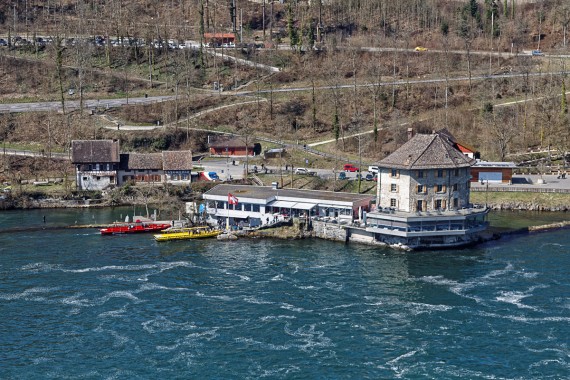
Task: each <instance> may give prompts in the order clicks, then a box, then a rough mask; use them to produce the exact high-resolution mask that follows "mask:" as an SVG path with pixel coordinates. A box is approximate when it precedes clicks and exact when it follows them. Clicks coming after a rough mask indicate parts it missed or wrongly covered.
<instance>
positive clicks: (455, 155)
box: [379, 133, 475, 170]
mask: <svg viewBox="0 0 570 380" xmlns="http://www.w3.org/2000/svg"><path fill="white" fill-rule="evenodd" d="M451 144H452V143H451V142H450V141H449V139H447V138H445V137H442V136H441V135H439V134H437V133H434V134H431V135H421V134H418V135H416V136H414V137H412V138H411V139H410V140H408V141H407V142H406V143H405V144H404V145H402V146H401V147H400V148H398V149H397V150H396V151H395V152H394V153H392V154H391V155H389V156H388V157H386V158H384V159H383V160H382V161H380V163H379V166H380V167H384V168H394V169H407V170H411V169H445V168H462V167H469V166H471V165H473V164H474V163H475V160H472V159H470V158H469V157H467V156H465V155H464V154H462V153H461V152H460V151H459V150H457V149H456V148H455V147H454V146H453V145H451Z"/></svg>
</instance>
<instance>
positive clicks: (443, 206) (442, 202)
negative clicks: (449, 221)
mask: <svg viewBox="0 0 570 380" xmlns="http://www.w3.org/2000/svg"><path fill="white" fill-rule="evenodd" d="M445 203H446V200H445V199H444V200H442V201H441V209H442V210H445V209H446V208H447V207H445V206H446V204H445Z"/></svg>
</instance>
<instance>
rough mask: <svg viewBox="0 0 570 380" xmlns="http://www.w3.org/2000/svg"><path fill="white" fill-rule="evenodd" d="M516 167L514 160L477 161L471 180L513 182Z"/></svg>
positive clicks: (473, 167)
mask: <svg viewBox="0 0 570 380" xmlns="http://www.w3.org/2000/svg"><path fill="white" fill-rule="evenodd" d="M516 167H517V165H516V164H515V163H514V162H490V161H477V162H476V163H475V165H473V166H472V167H471V182H502V183H511V181H512V180H513V170H514V169H515V168H516Z"/></svg>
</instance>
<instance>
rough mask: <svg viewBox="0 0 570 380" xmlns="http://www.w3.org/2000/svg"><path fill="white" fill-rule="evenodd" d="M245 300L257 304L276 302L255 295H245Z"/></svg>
mask: <svg viewBox="0 0 570 380" xmlns="http://www.w3.org/2000/svg"><path fill="white" fill-rule="evenodd" d="M243 300H244V302H247V303H251V304H255V305H272V304H274V302H271V301H264V300H260V299H259V298H257V297H254V296H245V297H243Z"/></svg>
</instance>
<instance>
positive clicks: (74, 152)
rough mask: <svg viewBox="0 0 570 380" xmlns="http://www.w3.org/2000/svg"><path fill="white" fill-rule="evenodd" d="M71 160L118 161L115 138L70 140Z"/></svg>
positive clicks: (87, 161) (84, 162) (117, 145)
mask: <svg viewBox="0 0 570 380" xmlns="http://www.w3.org/2000/svg"><path fill="white" fill-rule="evenodd" d="M71 162H73V163H74V164H75V163H82V164H89V163H110V162H119V142H118V141H117V140H74V141H72V142H71Z"/></svg>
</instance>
